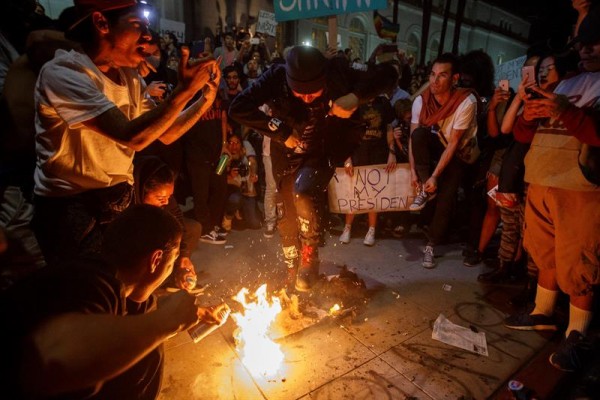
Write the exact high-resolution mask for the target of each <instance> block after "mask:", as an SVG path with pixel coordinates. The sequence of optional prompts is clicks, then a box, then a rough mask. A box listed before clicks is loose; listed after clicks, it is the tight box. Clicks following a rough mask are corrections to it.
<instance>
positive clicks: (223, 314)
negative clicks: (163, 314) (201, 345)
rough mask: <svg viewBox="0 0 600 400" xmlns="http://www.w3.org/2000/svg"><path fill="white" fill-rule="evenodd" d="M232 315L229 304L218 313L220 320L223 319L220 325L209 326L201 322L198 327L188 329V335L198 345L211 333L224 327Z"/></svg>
mask: <svg viewBox="0 0 600 400" xmlns="http://www.w3.org/2000/svg"><path fill="white" fill-rule="evenodd" d="M230 313H231V309H230V308H229V306H228V305H227V304H224V305H223V307H222V308H221V310H220V311H219V313H218V316H219V318H220V319H221V323H220V324H209V323H207V322H200V323H199V324H198V325H196V326H194V327H192V328H190V329H188V333H189V335H190V337H191V338H192V340H193V341H194V343H198V342H199V341H201V340H202V339H204V338H205V337H207V336H208V335H210V334H211V333H213V332H214V331H215V330H217V328H219V327H221V326H223V325H224V324H225V322H226V321H227V318H228V317H229V314H230Z"/></svg>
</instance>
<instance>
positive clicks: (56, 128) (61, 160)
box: [33, 0, 220, 264]
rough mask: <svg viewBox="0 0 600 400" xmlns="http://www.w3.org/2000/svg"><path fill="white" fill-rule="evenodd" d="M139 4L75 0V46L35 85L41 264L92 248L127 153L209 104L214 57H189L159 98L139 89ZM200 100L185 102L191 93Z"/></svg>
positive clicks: (181, 126)
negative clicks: (168, 93) (165, 94)
mask: <svg viewBox="0 0 600 400" xmlns="http://www.w3.org/2000/svg"><path fill="white" fill-rule="evenodd" d="M145 7H146V5H145V4H139V5H138V3H137V1H136V0H112V1H109V0H75V13H76V18H75V19H74V21H75V22H74V23H73V24H72V26H71V27H70V28H69V30H68V31H67V33H66V35H67V37H68V38H69V39H73V40H77V41H79V42H81V44H82V47H83V49H84V52H83V53H78V52H75V51H71V52H66V51H58V52H57V53H56V56H55V58H54V59H53V60H52V61H50V62H48V63H47V64H45V65H44V67H43V68H42V69H41V71H40V74H39V77H38V81H37V84H36V88H35V106H36V121H35V124H36V153H37V165H36V169H35V174H34V179H35V189H34V193H35V195H36V197H35V203H36V214H35V216H34V220H33V227H34V230H35V232H36V236H37V237H38V240H39V242H40V245H41V247H42V251H43V253H44V255H45V257H46V261H47V262H48V263H49V264H53V263H56V262H58V261H59V260H64V259H69V258H70V257H71V256H74V255H78V254H82V253H84V252H87V251H96V250H97V249H98V244H99V242H100V238H101V231H102V227H103V225H104V224H105V223H107V222H110V220H112V219H113V218H114V216H115V215H116V214H117V213H119V212H120V211H122V210H123V209H124V208H126V207H127V206H128V205H129V203H130V201H131V199H132V190H133V189H132V183H133V164H132V161H133V155H134V153H135V151H139V150H142V149H143V148H145V147H146V146H148V145H149V144H150V143H152V142H153V141H155V140H157V139H158V140H160V141H161V142H163V143H165V144H170V143H172V142H173V141H175V140H176V139H178V138H179V137H181V136H182V135H183V134H184V133H185V132H186V131H187V130H188V129H189V127H191V126H192V125H193V124H194V123H195V122H196V121H197V120H198V119H199V117H200V115H201V114H202V113H203V112H204V111H205V110H206V109H207V108H208V107H210V105H211V103H212V102H213V100H214V98H215V95H216V92H217V85H218V81H219V78H220V70H219V68H218V63H217V62H216V61H215V60H206V61H204V60H203V61H202V62H193V63H188V59H189V50H187V49H184V50H183V55H182V62H181V63H180V69H179V84H178V86H177V87H176V88H175V90H174V91H173V94H172V95H171V96H170V97H169V98H168V99H166V100H165V101H164V102H163V103H161V104H160V105H159V106H156V107H155V105H154V104H153V103H152V102H151V101H149V100H148V99H147V98H145V97H144V96H143V91H144V84H143V80H142V79H141V77H140V76H139V75H138V73H137V67H138V65H139V64H140V63H142V62H144V61H145V58H146V57H147V56H148V55H149V54H148V48H149V41H150V39H151V35H150V32H149V31H148V19H147V18H146V17H145V16H144V11H147V10H145V9H144V8H145ZM201 90H202V91H203V92H204V96H202V97H201V98H200V99H199V100H197V101H195V102H194V103H192V104H191V105H190V106H189V107H187V108H186V109H185V110H184V108H185V106H186V104H188V102H190V100H192V98H193V97H194V95H195V94H196V93H197V92H199V91H201Z"/></svg>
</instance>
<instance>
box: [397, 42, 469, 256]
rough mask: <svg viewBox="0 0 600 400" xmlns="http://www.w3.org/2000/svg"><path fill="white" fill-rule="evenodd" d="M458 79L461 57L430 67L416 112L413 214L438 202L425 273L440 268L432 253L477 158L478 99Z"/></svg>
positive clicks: (412, 139) (440, 60)
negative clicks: (469, 166)
mask: <svg viewBox="0 0 600 400" xmlns="http://www.w3.org/2000/svg"><path fill="white" fill-rule="evenodd" d="M458 78H459V73H458V64H457V59H456V57H455V56H453V55H452V54H449V53H446V54H443V55H441V56H440V57H438V58H437V59H436V60H435V61H434V63H433V66H432V68H431V73H430V75H429V87H428V88H427V89H426V90H425V91H424V92H423V94H421V95H420V96H418V97H417V98H416V99H415V101H414V103H413V108H412V120H411V137H410V142H409V147H410V152H409V161H410V167H411V179H412V183H413V185H414V186H415V187H416V188H417V195H416V196H415V199H414V201H413V203H412V204H411V205H410V209H411V210H413V211H416V210H421V209H423V208H424V207H425V205H426V204H427V202H428V201H429V200H432V199H434V198H435V197H436V196H437V197H438V200H437V202H436V204H435V211H434V213H433V219H432V221H431V223H430V224H429V231H428V243H427V246H426V247H425V252H424V255H423V264H422V265H423V267H425V268H433V267H434V266H435V262H434V253H433V248H434V246H435V245H436V244H438V243H439V242H440V241H441V240H442V238H443V235H444V234H445V232H446V229H447V227H448V224H449V222H450V217H451V215H452V210H453V209H454V205H455V204H456V193H457V191H458V186H459V184H460V180H461V177H462V173H463V170H464V168H465V166H466V165H467V164H468V163H471V162H473V161H475V159H476V157H477V156H478V149H477V139H476V137H477V136H476V135H477V121H476V114H477V98H476V97H475V96H474V95H473V94H472V92H471V91H470V90H468V89H459V88H457V87H456V84H457V82H458ZM434 165H435V166H434ZM432 166H434V167H433V168H432Z"/></svg>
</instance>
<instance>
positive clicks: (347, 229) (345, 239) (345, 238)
mask: <svg viewBox="0 0 600 400" xmlns="http://www.w3.org/2000/svg"><path fill="white" fill-rule="evenodd" d="M351 229H352V226H351V225H346V226H344V232H342V234H341V235H340V242H342V243H344V244H348V243H350V230H351Z"/></svg>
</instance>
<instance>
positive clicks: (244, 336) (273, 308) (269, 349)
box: [231, 284, 284, 376]
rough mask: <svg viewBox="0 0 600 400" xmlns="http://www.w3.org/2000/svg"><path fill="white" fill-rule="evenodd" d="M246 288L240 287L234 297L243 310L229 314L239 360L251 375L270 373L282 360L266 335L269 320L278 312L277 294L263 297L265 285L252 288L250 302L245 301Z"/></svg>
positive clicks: (277, 346) (279, 349)
mask: <svg viewBox="0 0 600 400" xmlns="http://www.w3.org/2000/svg"><path fill="white" fill-rule="evenodd" d="M247 296H248V289H246V288H243V289H242V290H240V291H239V292H238V294H237V295H236V296H235V297H234V300H235V301H237V302H238V303H240V304H242V305H243V306H244V311H243V312H239V313H233V314H231V317H232V318H233V320H234V321H235V323H236V324H237V325H238V329H237V330H236V332H235V333H234V337H235V340H236V343H237V348H238V351H239V353H240V356H241V358H242V363H243V364H244V365H245V366H246V368H248V370H249V371H250V373H251V374H253V375H264V376H273V375H275V374H276V373H277V372H278V371H279V368H280V366H281V363H282V362H283V358H284V356H283V352H282V351H281V348H280V346H279V345H278V344H277V343H275V342H273V340H271V338H270V337H269V335H268V333H269V329H270V327H271V324H272V323H273V321H274V320H275V318H276V317H277V314H279V313H280V312H281V303H280V301H279V298H277V297H271V301H270V302H269V301H267V285H266V284H264V285H262V286H261V287H259V288H258V289H257V290H256V293H255V295H254V296H253V297H255V300H254V301H253V302H247V301H246V298H247Z"/></svg>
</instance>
